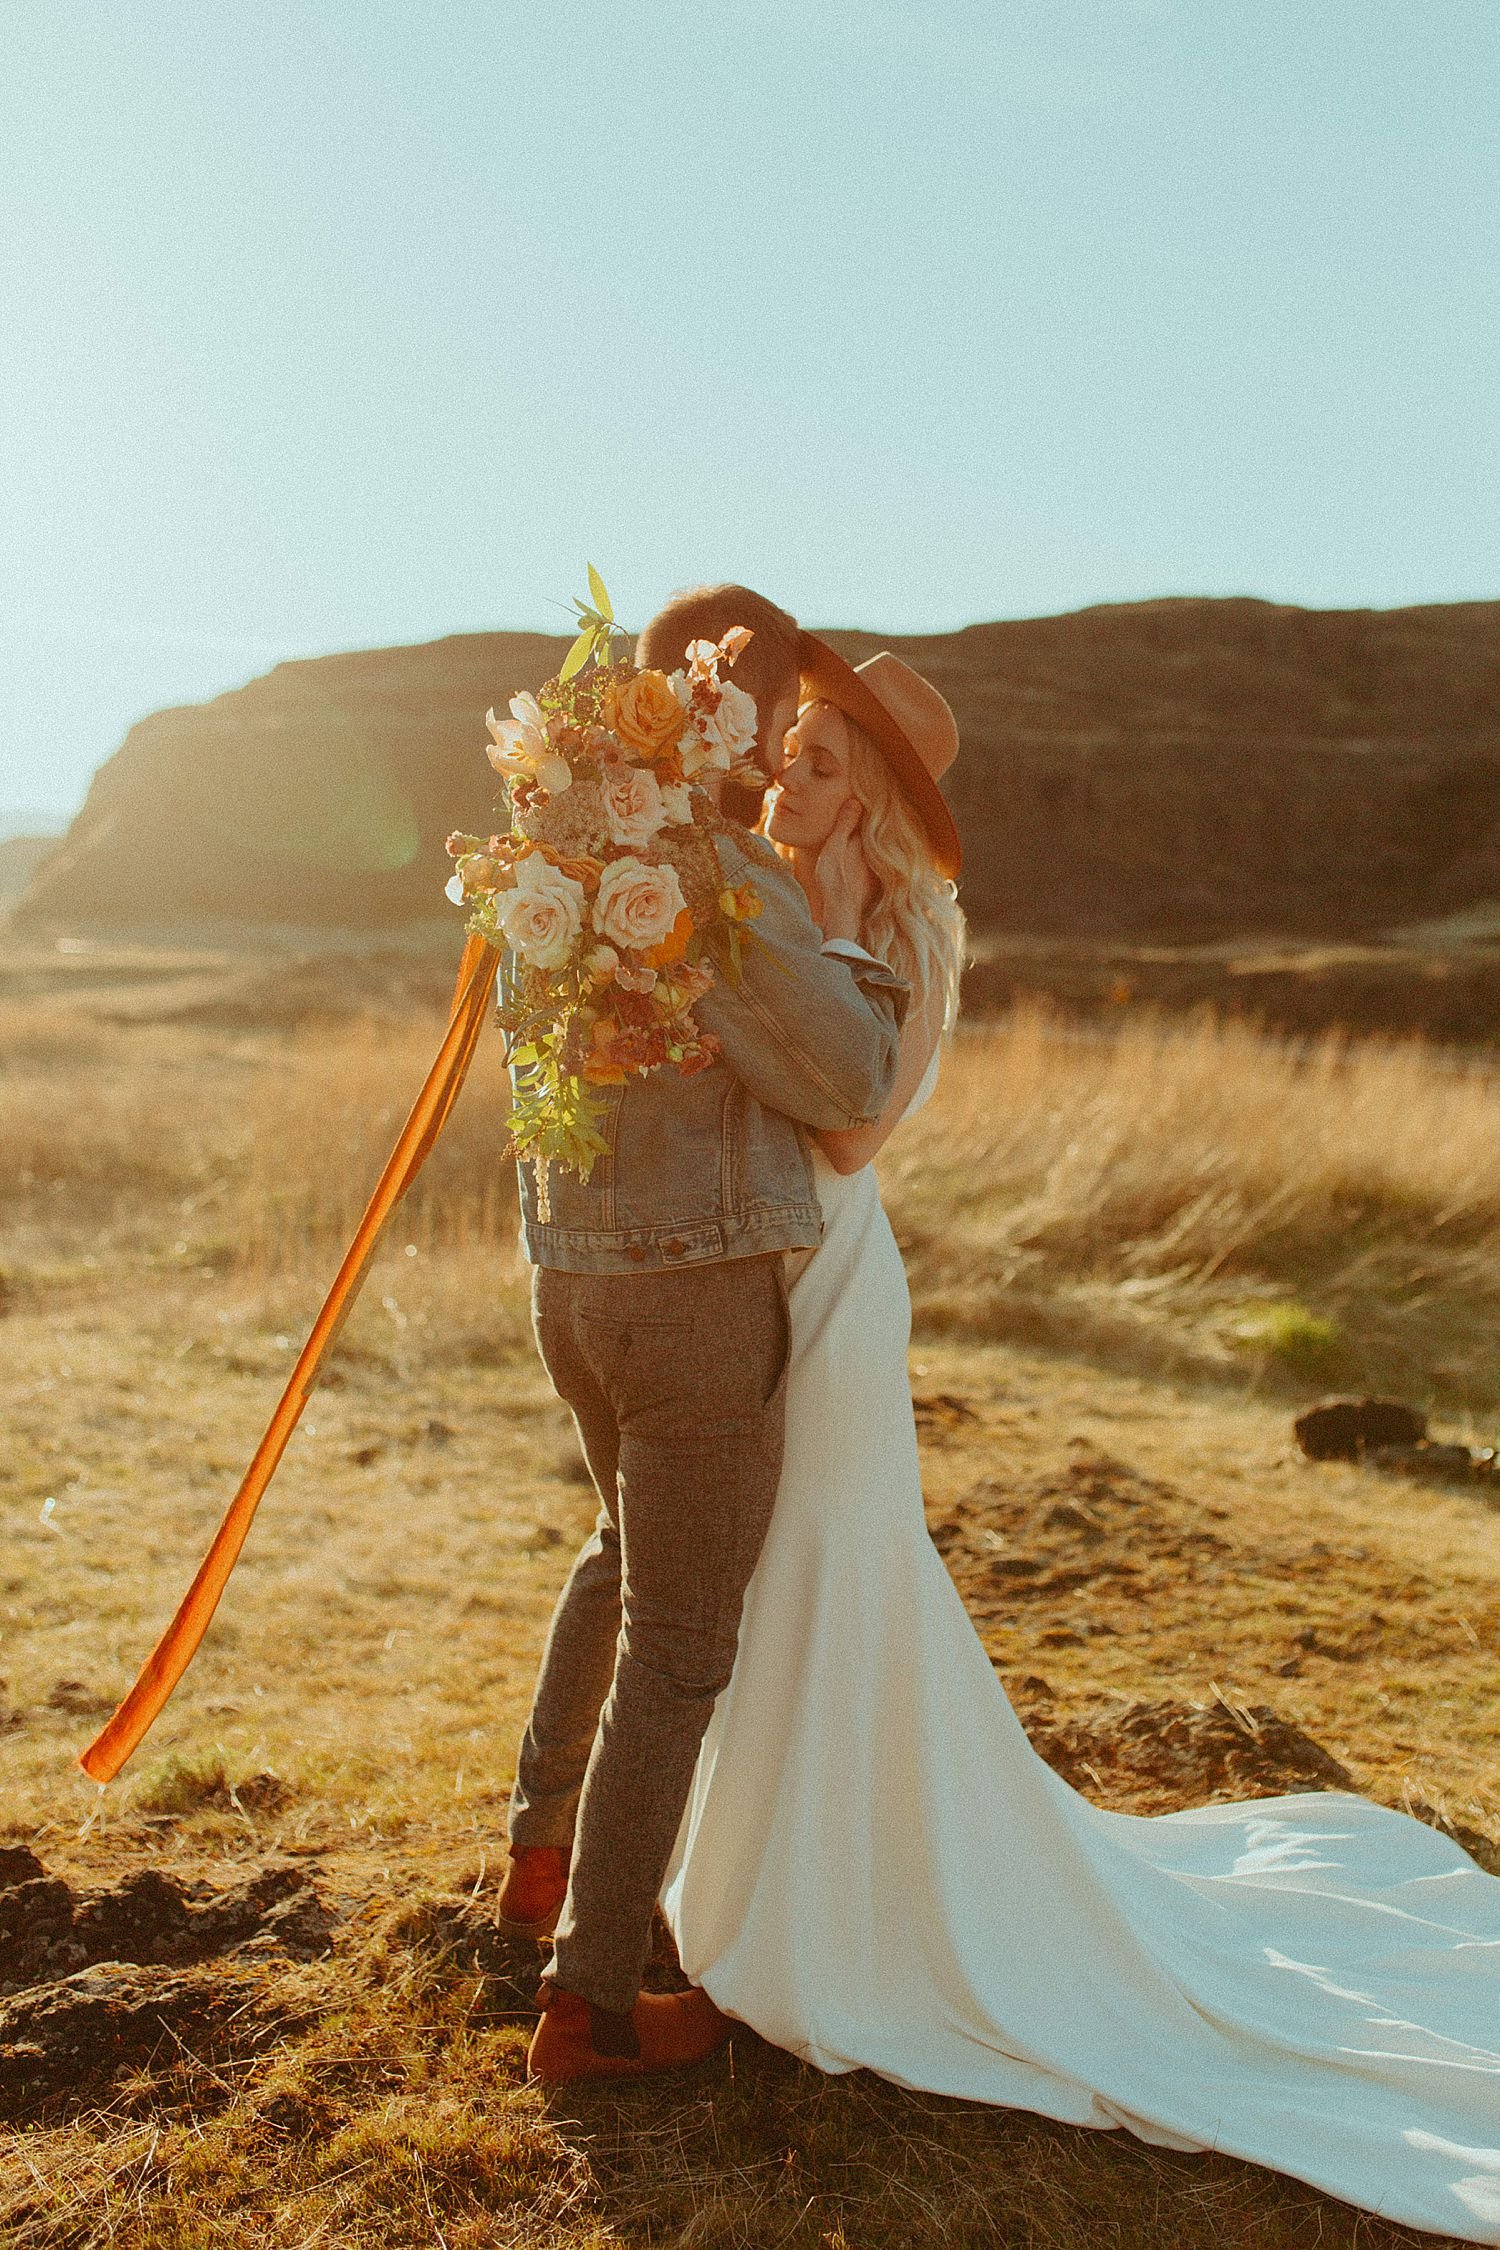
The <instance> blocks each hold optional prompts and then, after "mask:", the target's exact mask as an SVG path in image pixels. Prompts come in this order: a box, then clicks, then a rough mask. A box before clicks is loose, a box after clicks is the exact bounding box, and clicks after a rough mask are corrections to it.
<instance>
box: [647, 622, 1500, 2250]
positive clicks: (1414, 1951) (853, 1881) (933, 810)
mask: <svg viewBox="0 0 1500 2250" xmlns="http://www.w3.org/2000/svg"><path fill="white" fill-rule="evenodd" d="M804 693H805V695H806V697H807V700H806V701H805V702H804V703H803V706H802V709H801V711H800V714H799V716H798V719H797V722H796V725H795V727H794V728H793V730H792V731H791V733H790V734H789V735H788V737H787V762H786V764H785V767H784V769H783V771H782V774H781V776H780V782H779V787H778V791H777V794H776V797H775V800H774V805H773V809H772V811H771V813H770V816H769V823H768V833H769V835H770V837H771V839H772V841H773V842H774V843H775V844H776V845H777V846H778V847H779V848H780V849H781V850H782V851H783V853H784V854H787V855H789V856H790V858H791V860H792V864H793V866H794V868H795V870H796V872H797V874H798V875H799V877H800V878H801V880H802V882H803V884H804V887H805V888H806V889H807V891H808V895H809V899H810V901H811V904H812V907H813V911H814V914H817V913H818V911H819V906H820V888H819V881H818V872H819V866H820V859H821V864H822V867H823V869H824V871H825V873H826V872H827V871H828V870H829V869H830V867H831V865H832V861H831V860H830V858H829V856H828V855H830V854H832V855H834V859H837V858H838V857H840V856H843V857H845V858H847V856H848V855H849V854H851V853H853V852H855V851H858V852H860V853H861V854H862V857H863V861H864V869H865V873H864V909H863V918H862V928H861V937H862V941H863V943H864V944H865V945H866V946H867V947H868V948H869V950H871V951H872V952H874V953H876V954H879V955H881V956H883V957H884V958H885V959H887V960H888V961H889V962H890V963H891V964H892V966H894V967H895V968H896V969H898V971H899V972H900V973H901V974H902V975H903V976H904V977H906V978H908V979H909V980H910V981H911V982H912V984H913V989H914V1001H913V1006H912V1009H911V1012H910V1015H909V1018H908V1024H907V1029H906V1031H905V1033H904V1035H903V1052H902V1064H901V1070H900V1074H899V1077H898V1081H897V1085H896V1090H895V1093H894V1095H893V1097H892V1100H891V1102H890V1105H889V1107H888V1108H887V1110H886V1112H885V1114H884V1116H883V1117H882V1118H881V1119H880V1120H879V1122H878V1123H877V1124H875V1125H872V1126H866V1127H863V1128H861V1129H859V1130H858V1131H854V1132H845V1133H833V1134H827V1135H824V1136H823V1137H822V1141H821V1146H820V1148H819V1150H818V1153H817V1156H816V1174H817V1184H818V1191H819V1196H820V1199H821V1202H822V1206H823V1215H824V1221H825V1235H824V1241H823V1245H822V1247H821V1249H819V1250H818V1251H817V1252H816V1253H813V1254H805V1255H806V1263H805V1265H804V1267H803V1270H802V1271H801V1272H800V1273H799V1274H798V1276H797V1278H796V1280H795V1283H794V1286H793V1289H792V1297H791V1303H792V1315H793V1321H792V1327H793V1341H792V1363H791V1372H790V1388H789V1391H788V1397H787V1445H786V1457H785V1467H784V1471H783V1476H782V1482H781V1486H780V1489H779V1493H778V1497H777V1503H776V1510H775V1515H774V1518H773V1520H772V1525H771V1531H770V1535H769V1537H768V1539H767V1541H766V1545H765V1549H764V1551H763V1553H762V1555H761V1559H760V1563H759V1567H758V1569H757V1571H756V1573H755V1576H754V1578H753V1580H752V1582H751V1586H750V1591H749V1595H748V1598H747V1601H746V1605H745V1612H744V1623H743V1627H742V1631H741V1637H740V1653H739V1658H738V1662H737V1665H736V1669H735V1672H734V1676H733V1679H732V1680H731V1683H730V1685H729V1687H728V1688H727V1689H726V1690H725V1692H724V1694H723V1695H722V1696H721V1698H720V1699H719V1702H718V1705H717V1707H716V1711H715V1714H714V1717H713V1719H712V1721H711V1723H710V1726H709V1731H708V1734H707V1737H706V1739H705V1742H704V1745H703V1749H702V1753H701V1755H700V1758H699V1762H698V1767H697V1772H696V1778H695V1781H694V1786H693V1791H692V1795H691V1798H690V1800H689V1803H688V1808H687V1812H686V1815H685V1817H684V1821H683V1826H682V1831H681V1834H680V1837H679V1840H678V1846H677V1852H676V1856H675V1859H674V1862H673V1865H672V1868H671V1869H670V1871H669V1874H668V1879H667V1884H666V1888H665V1891H664V1894H663V1905H664V1908H665V1911H666V1915H667V1918H668V1921H669V1923H670V1925H671V1927H672V1930H673V1933H674V1936H675V1938H676V1941H677V1946H678V1950H679V1953H680V1955H681V1959H682V1965H683V1968H684V1970H685V1971H686V1973H687V1975H688V1976H689V1977H690V1978H691V1979H692V1981H693V1983H694V1984H696V1985H701V1986H702V1987H703V1988H704V1989H705V1990H706V1991H707V1993H708V1994H709V1995H710V1997H711V1998H712V2000H713V2001H714V2002H716V2003H717V2005H718V2007H719V2008H721V2009H722V2010H723V2011H724V2012H725V2013H726V2014H727V2015H730V2016H733V2017H737V2018H738V2019H739V2020H741V2021H742V2022H744V2023H747V2024H750V2025H752V2026H753V2027H754V2029H755V2030H756V2031H758V2032H759V2033H761V2034H762V2036H763V2037H765V2038H766V2039H768V2040H771V2041H773V2042H774V2043H775V2044H776V2045H777V2046H781V2047H786V2048H789V2049H791V2050H792V2052H793V2053H795V2054H798V2055H800V2056H803V2057H804V2058H805V2059H806V2060H807V2061H809V2062H811V2063H814V2064H816V2065H817V2066H818V2067H819V2068H820V2069H823V2070H827V2071H846V2070H852V2069H857V2068H861V2067H863V2068H867V2069H871V2070H875V2071H878V2072H880V2073H882V2074H883V2075H884V2076H886V2077H888V2078H891V2079H894V2080H895V2081H897V2082H898V2083H899V2084H902V2085H906V2086H911V2087H916V2088H922V2089H925V2090H928V2091H931V2092H935V2093H942V2094H951V2095H957V2096H961V2097H964V2098H966V2099H968V2100H971V2101H975V2100H977V2101H983V2102H994V2103H1001V2104H1007V2105H1013V2106H1016V2107H1020V2108H1026V2109H1030V2110H1036V2111H1040V2112H1042V2113H1043V2114H1045V2115H1047V2116H1049V2117H1054V2118H1059V2119H1062V2120H1065V2121H1067V2122H1071V2123H1073V2124H1076V2125H1092V2126H1124V2127H1127V2128H1129V2129H1130V2130H1131V2131H1132V2132H1134V2133H1137V2134H1138V2135H1140V2136H1141V2137H1142V2138H1143V2139H1145V2140H1148V2141H1152V2142H1156V2143H1158V2144H1160V2145H1162V2146H1165V2147H1170V2148H1178V2149H1195V2148H1201V2149H1217V2150H1221V2151H1223V2152H1225V2153H1227V2154H1230V2155H1234V2156H1239V2157H1245V2158H1249V2159H1251V2160H1252V2161H1254V2162H1256V2163H1259V2164H1264V2165H1270V2166H1272V2167H1274V2168H1276V2169H1278V2170H1280V2171H1283V2172H1288V2173H1291V2174H1293V2175H1295V2176H1296V2177H1298V2178H1300V2179H1303V2180H1306V2181H1309V2182H1311V2183H1312V2184H1313V2185H1315V2186H1317V2187H1320V2188H1323V2189H1326V2190H1328V2191H1329V2192H1331V2193H1332V2194H1335V2195H1338V2196H1342V2197H1344V2198H1346V2199H1347V2200H1348V2201H1350V2202H1351V2203H1355V2204H1360V2205H1363V2206H1364V2207H1366V2208H1367V2209H1369V2210H1371V2211H1375V2212H1378V2213H1380V2214H1382V2215H1384V2216H1385V2217H1387V2218H1390V2219H1394V2220H1399V2221H1403V2222H1405V2223H1406V2224H1408V2225H1411V2226H1416V2227H1421V2228H1425V2229H1431V2230H1433V2231H1435V2232H1439V2233H1444V2234H1448V2235H1450V2236H1452V2235H1457V2236H1460V2237H1462V2238H1464V2239H1465V2240H1469V2241H1474V2242H1485V2243H1500V1882H1496V1881H1495V1880H1494V1879H1492V1878H1491V1877H1489V1876H1487V1875H1484V1874H1482V1873H1481V1872H1480V1871H1479V1870H1478V1869H1477V1868H1476V1867H1475V1866H1474V1864H1473V1863H1472V1861H1470V1860H1469V1859H1468V1858H1467V1857H1466V1856H1465V1855H1464V1853H1463V1852H1462V1851H1460V1850H1459V1849H1458V1847H1457V1846H1456V1845H1455V1844H1453V1843H1451V1842H1450V1841H1449V1840H1448V1839H1446V1838H1445V1837H1443V1836H1441V1835H1439V1834H1437V1833H1435V1832H1434V1831H1433V1830H1431V1829H1428V1828H1425V1827H1423V1826H1421V1825H1420V1824H1419V1823H1418V1822H1416V1821H1414V1820H1410V1819H1408V1818H1406V1817H1405V1816H1403V1815H1401V1814H1399V1813H1394V1812H1390V1811H1387V1810H1385V1809H1384V1808H1382V1807H1380V1806H1377V1805H1373V1804H1368V1803H1366V1802H1365V1801H1364V1800H1363V1799H1361V1798H1358V1797H1354V1796H1345V1795H1336V1796H1326V1795H1325V1796H1311V1795H1309V1796H1294V1797H1275V1798H1266V1799H1260V1800H1257V1801H1254V1802H1251V1803H1246V1804H1240V1805H1209V1806H1204V1807H1202V1808H1201V1809H1198V1810H1195V1811H1190V1812H1178V1813H1169V1814H1166V1815H1164V1816H1162V1817H1160V1818H1156V1819H1141V1818H1137V1817H1135V1816H1132V1815H1130V1814H1125V1813H1115V1812H1108V1811H1104V1810H1102V1809H1100V1808H1099V1807H1097V1806H1095V1805H1092V1804H1090V1803H1089V1802H1088V1801H1087V1800H1086V1799H1085V1798H1083V1797H1080V1796H1078V1795H1077V1794H1075V1792H1074V1791H1073V1790H1071V1789H1070V1788H1069V1787H1068V1786H1067V1785H1066V1784H1065V1783H1064V1782H1063V1781H1062V1780H1061V1779H1060V1778H1059V1777H1058V1776H1057V1775H1056V1774H1055V1773H1053V1772H1052V1771H1051V1769H1050V1768H1049V1767H1048V1766H1047V1765H1045V1764H1044V1763H1043V1761H1042V1760H1041V1759H1040V1758H1039V1757H1038V1756H1037V1755H1036V1753H1035V1752H1034V1751H1033V1750H1032V1749H1031V1747H1030V1745H1029V1743H1028V1742H1027V1739H1026V1736H1025V1734H1024V1732H1023V1731H1022V1729H1021V1726H1020V1724H1019V1722H1018V1721H1017V1719H1016V1718H1015V1716H1014V1714H1013V1712H1012V1711H1011V1708H1010V1706H1009V1704H1008V1702H1007V1701H1006V1698H1005V1695H1004V1693H1003V1691H1002V1689H1001V1687H1000V1685H999V1683H998V1681H997V1680H996V1678H995V1675H994V1672H993V1670H992V1669H991V1666H990V1662H989V1659H988V1658H987V1656H986V1655H985V1652H984V1649H983V1647H982V1646H981V1644H980V1641H979V1639H978V1636H977V1635H976V1633H975V1632H974V1630H973V1627H972V1626H971V1624H970V1622H969V1619H968V1617H967V1614H966V1613H965V1611H964V1609H963V1606H962V1604H961V1602H960V1600H959V1597H958V1595H957V1593H956V1591H955V1589H954V1587H953V1584H952V1582H951V1580H950V1579H949V1577H948V1574H947V1572H946V1570H945V1569H944V1566H943V1564H942V1562H941V1560H940V1559H939V1557H938V1555H937V1553H936V1552H935V1550H934V1549H933V1547H932V1545H931V1543H930V1541H929V1539H928V1536H927V1532H926V1527H925V1523H924V1519H923V1513H922V1492H921V1484H920V1481H919V1473H918V1463H917V1446H916V1436H915V1430H914V1426H913V1419H912V1410H911V1402H910V1394H909V1389H908V1378H907V1367H906V1350H907V1342H908V1335H909V1328H910V1306H909V1300H908V1296H907V1289H906V1281H905V1276H904V1274H903V1271H902V1266H901V1259H900V1254H899V1252H898V1250H897V1248H896V1244H895V1240H894V1238H893V1236H892V1234H891V1230H890V1227H889V1225H888V1224H887V1221H886V1218H885V1214H884V1212H883V1210H882V1208H881V1203H880V1196H879V1191H878V1188H877V1184H876V1179H875V1174H874V1171H873V1170H872V1169H871V1159H872V1158H873V1157H874V1155H875V1154H876V1152H877V1150H878V1149H879V1147H880V1145H881V1143H882V1142H883V1141H884V1140H885V1138H886V1136H887V1135H888V1134H889V1132H890V1131H891V1130H892V1129H893V1128H894V1126H895V1125H896V1124H897V1123H899V1121H900V1120H901V1118H902V1117H903V1116H905V1115H909V1114H910V1113H911V1111H912V1110H913V1109H914V1108H915V1107H916V1106H917V1105H918V1104H920V1103H921V1102H922V1101H923V1100H925V1099H926V1097H927V1095H928V1094H929V1093H930V1091H931V1089H932V1086H933V1084H934V1083H935V1080H936V1073H937V1056H938V1046H939V1041H940V1038H941V1034H942V1031H943V1029H944V1027H945V1025H947V1024H948V1023H949V1022H951V1019H952V1014H953V1009H954V1004H955V992H956V984H957V974H958V967H959V958H960V949H961V938H962V921H961V917H960V915H959V910H958V906H957V903H956V899H955V897H954V893H953V887H952V884H951V882H949V881H947V880H945V872H948V871H952V870H954V869H956V866H957V840H956V837H955V836H954V834H953V829H952V823H951V820H950V818H949V815H948V813H947V810H946V807H945V806H944V804H943V800H942V798H941V796H940V794H939V792H938V789H937V786H936V776H937V775H938V774H939V773H940V772H941V771H942V770H943V769H944V767H945V766H946V765H947V764H948V763H949V762H950V761H951V759H952V757H953V755H954V753H955V752H956V749H957V733H956V729H955V727H954V724H953V719H952V715H951V713H950V712H949V710H948V707H947V705H946V704H945V703H944V702H943V700H942V698H941V697H940V696H939V695H938V693H937V691H936V690H935V689H934V688H933V687H931V685H930V684H929V683H928V682H926V681H924V680H923V679H921V678H920V676H919V675H918V674H916V673H915V672H912V671H911V670H910V669H909V668H908V667H907V666H906V665H904V664H902V663H901V662H900V661H899V660H898V659H896V658H895V657H893V656H889V655H882V656H877V657H875V658H872V659H871V661H870V662H869V663H868V664H865V665H862V666H860V667H859V669H858V670H857V671H856V670H853V669H851V668H850V667H849V666H848V665H846V664H844V663H843V662H842V660H841V659H840V658H838V657H837V656H835V655H834V653H833V652H832V651H831V650H828V649H826V648H824V647H823V646H822V644H820V643H817V642H811V643H810V654H809V660H808V667H807V676H806V678H805V680H804Z"/></svg>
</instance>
